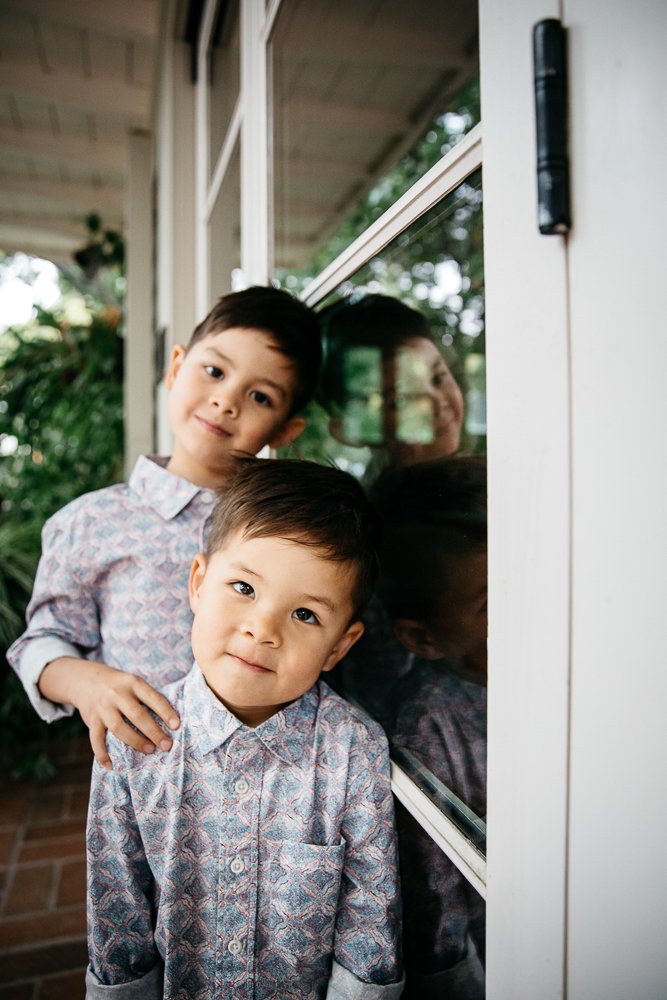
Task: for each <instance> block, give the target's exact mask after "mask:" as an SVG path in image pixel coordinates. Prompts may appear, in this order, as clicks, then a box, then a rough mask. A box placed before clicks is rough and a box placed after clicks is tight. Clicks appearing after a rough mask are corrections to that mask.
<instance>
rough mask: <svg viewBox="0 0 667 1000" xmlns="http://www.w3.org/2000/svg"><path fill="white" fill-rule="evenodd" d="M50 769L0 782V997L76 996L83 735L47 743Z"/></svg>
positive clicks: (81, 971) (85, 759) (86, 773)
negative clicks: (44, 775) (40, 778)
mask: <svg viewBox="0 0 667 1000" xmlns="http://www.w3.org/2000/svg"><path fill="white" fill-rule="evenodd" d="M49 756H50V757H51V759H52V760H53V761H54V763H55V764H56V767H57V774H56V776H55V777H54V778H51V779H49V780H48V781H46V782H35V781H32V782H14V781H10V780H9V779H8V778H3V779H2V781H1V782H0V1000H83V998H84V996H85V987H84V975H85V969H86V964H87V951H86V903H85V900H86V888H85V874H86V872H85V869H86V861H85V827H86V808H87V804H88V786H89V781H90V767H91V762H92V752H91V750H90V745H89V743H88V738H87V737H82V738H80V739H71V740H63V742H62V743H50V744H49Z"/></svg>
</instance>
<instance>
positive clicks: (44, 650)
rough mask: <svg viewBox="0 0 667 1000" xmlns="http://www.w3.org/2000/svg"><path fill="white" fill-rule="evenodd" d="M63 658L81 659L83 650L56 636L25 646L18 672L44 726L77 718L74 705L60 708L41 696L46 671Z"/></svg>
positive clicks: (38, 639)
mask: <svg viewBox="0 0 667 1000" xmlns="http://www.w3.org/2000/svg"><path fill="white" fill-rule="evenodd" d="M60 656H73V657H76V658H77V659H81V650H80V649H79V648H78V647H77V646H73V645H72V644H71V643H69V642H65V641H64V639H57V638H56V637H55V636H44V637H37V638H35V639H31V640H30V642H28V643H26V646H25V649H24V650H23V653H22V655H21V660H20V663H19V669H18V671H17V673H18V675H19V677H20V678H21V682H22V684H23V686H24V688H25V690H26V693H27V695H28V698H29V699H30V702H31V704H32V706H33V708H34V709H35V711H36V712H37V714H38V715H39V717H40V719H43V720H44V722H55V721H56V719H64V718H65V717H67V716H68V715H73V714H74V705H60V704H58V703H57V702H55V701H49V699H48V698H44V697H43V696H42V694H41V693H40V690H39V688H38V687H37V683H38V681H39V678H40V677H41V675H42V671H43V670H44V667H45V666H46V665H47V663H51V661H52V660H57V659H58V657H60Z"/></svg>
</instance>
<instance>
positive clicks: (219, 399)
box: [211, 383, 239, 417]
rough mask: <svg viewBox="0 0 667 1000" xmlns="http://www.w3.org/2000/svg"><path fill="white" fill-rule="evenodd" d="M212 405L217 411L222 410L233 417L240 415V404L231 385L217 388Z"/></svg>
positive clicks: (214, 391) (213, 393) (212, 395)
mask: <svg viewBox="0 0 667 1000" xmlns="http://www.w3.org/2000/svg"><path fill="white" fill-rule="evenodd" d="M211 403H212V404H213V406H215V407H216V408H217V409H219V410H222V412H223V413H227V414H229V415H230V416H232V417H235V416H237V415H238V412H239V404H238V399H237V395H236V392H235V391H234V389H233V387H232V386H230V385H225V384H224V383H222V384H221V385H219V386H216V387H215V389H214V390H213V392H212V393H211Z"/></svg>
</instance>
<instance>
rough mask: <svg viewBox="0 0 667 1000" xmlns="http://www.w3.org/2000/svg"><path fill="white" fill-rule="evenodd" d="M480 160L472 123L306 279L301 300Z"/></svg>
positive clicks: (348, 269) (376, 246)
mask: <svg viewBox="0 0 667 1000" xmlns="http://www.w3.org/2000/svg"><path fill="white" fill-rule="evenodd" d="M481 163H482V126H481V125H476V126H475V127H474V128H473V129H471V130H470V132H469V133H468V135H466V136H465V138H464V139H462V140H461V142H459V143H458V144H457V145H456V146H455V147H454V149H452V150H451V152H449V153H448V154H447V155H446V156H444V157H443V158H442V160H439V161H438V163H436V164H435V165H434V166H433V167H431V169H430V170H429V171H427V173H425V174H424V176H423V177H421V178H420V179H419V180H418V181H416V182H415V183H414V184H413V185H412V187H411V188H410V189H409V190H408V191H406V192H405V194H404V195H402V196H401V197H400V198H399V199H398V201H396V202H395V203H394V204H393V205H392V206H391V208H388V209H387V211H386V212H384V214H383V215H381V216H380V218H379V219H376V221H375V222H374V223H373V224H372V225H370V226H369V227H368V229H367V230H366V231H365V232H363V233H362V234H361V235H360V236H358V237H357V239H356V240H354V242H353V243H351V244H350V246H349V247H347V248H346V249H345V250H344V251H343V252H342V253H341V254H339V255H338V257H336V259H335V260H333V261H332V262H331V264H329V265H328V267H325V268H324V270H323V271H321V272H320V274H319V275H318V276H317V277H316V278H315V279H314V280H313V281H311V282H310V284H309V285H308V287H307V288H306V289H305V291H304V293H303V296H302V297H303V300H304V301H305V302H306V303H307V304H308V305H315V304H317V303H318V302H321V301H322V299H324V298H325V297H326V296H327V295H329V294H330V293H331V292H333V291H334V289H335V288H337V287H338V285H340V284H341V282H343V281H345V280H346V279H347V278H349V277H351V276H352V275H353V274H354V273H355V272H356V271H358V270H359V268H360V267H363V265H364V264H367V263H368V261H369V260H371V259H372V258H373V257H375V255H376V254H378V253H379V252H380V251H381V250H382V249H383V247H385V246H387V244H388V243H391V241H392V240H393V239H395V238H396V237H397V236H398V235H399V234H400V233H401V232H403V230H404V229H406V228H407V227H408V226H409V225H411V224H412V223H413V222H414V221H415V220H416V219H418V218H419V217H420V216H421V215H424V213H425V212H428V210H429V209H431V208H433V206H434V205H437V203H438V202H439V201H441V200H442V199H443V198H445V197H446V196H447V195H448V194H450V193H451V192H452V191H453V190H454V189H455V188H457V187H458V186H459V184H461V182H462V181H464V180H465V178H466V177H468V175H469V174H471V173H472V172H473V171H474V170H476V169H477V168H478V167H479V166H481Z"/></svg>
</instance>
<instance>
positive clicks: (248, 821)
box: [216, 730, 266, 1000]
mask: <svg viewBox="0 0 667 1000" xmlns="http://www.w3.org/2000/svg"><path fill="white" fill-rule="evenodd" d="M265 753H266V751H265V750H264V748H263V747H262V744H261V742H260V741H259V739H258V738H257V737H256V736H255V734H254V733H253V732H251V731H250V730H240V731H238V732H237V733H236V734H235V735H234V737H233V738H232V740H231V743H230V745H229V748H228V760H227V766H226V768H225V780H224V790H223V802H222V803H221V806H222V808H221V823H220V851H219V865H218V921H217V928H218V934H217V949H216V950H217V954H218V961H217V966H218V981H219V984H220V991H221V996H234V997H238V998H239V1000H241V998H248V1000H250V998H252V997H253V996H254V978H255V953H254V941H255V922H256V916H257V882H258V863H259V854H258V852H259V841H258V832H259V812H260V800H261V792H262V777H263V770H264V763H265V760H264V757H265Z"/></svg>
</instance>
